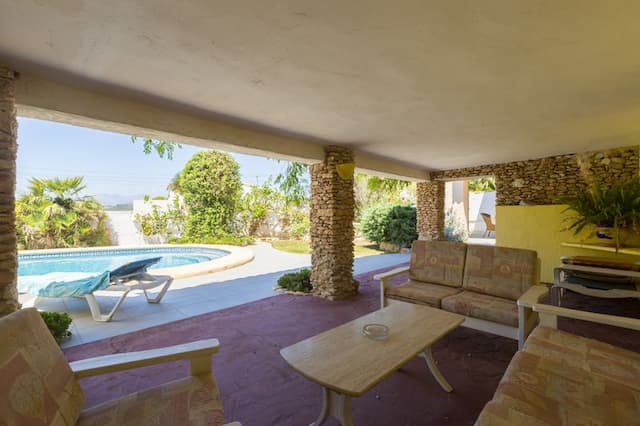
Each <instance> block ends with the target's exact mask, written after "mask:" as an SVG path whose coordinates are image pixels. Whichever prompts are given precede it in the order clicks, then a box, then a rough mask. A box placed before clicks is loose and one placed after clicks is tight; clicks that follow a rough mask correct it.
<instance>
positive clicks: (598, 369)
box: [524, 327, 640, 404]
mask: <svg viewBox="0 0 640 426" xmlns="http://www.w3.org/2000/svg"><path fill="white" fill-rule="evenodd" d="M524 349H525V350H526V351H527V352H529V353H532V354H534V355H537V356H540V357H544V358H546V359H549V360H553V361H555V362H558V363H566V364H568V365H571V366H573V367H577V368H581V369H583V370H585V371H588V372H589V373H590V374H593V375H596V376H600V377H603V378H605V379H607V380H611V381H613V382H616V383H619V384H622V385H625V386H629V387H630V388H633V389H635V390H636V391H639V392H640V353H637V352H632V351H629V350H626V349H623V348H620V347H618V346H613V345H610V344H608V343H604V342H601V341H599V340H594V339H588V338H586V337H581V336H577V335H575V334H571V333H567V332H564V331H561V330H556V329H552V328H549V327H537V328H536V329H535V331H534V332H533V333H532V334H531V336H529V338H528V339H527V341H526V343H525V345H524ZM639 404H640V401H639Z"/></svg>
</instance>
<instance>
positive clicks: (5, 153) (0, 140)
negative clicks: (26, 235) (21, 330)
mask: <svg viewBox="0 0 640 426" xmlns="http://www.w3.org/2000/svg"><path fill="white" fill-rule="evenodd" d="M14 78H15V74H14V72H13V71H11V70H10V69H8V68H5V67H3V66H1V65H0V317H2V316H4V315H7V314H10V313H11V312H13V311H16V310H18V309H20V303H18V291H17V288H16V276H17V269H18V261H17V257H16V233H15V188H16V135H17V128H18V123H17V122H16V109H15V85H14Z"/></svg>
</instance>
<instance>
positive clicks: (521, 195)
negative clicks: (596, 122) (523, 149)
mask: <svg viewBox="0 0 640 426" xmlns="http://www.w3.org/2000/svg"><path fill="white" fill-rule="evenodd" d="M639 149H640V147H638V146H630V147H623V148H616V149H610V150H605V151H592V152H585V153H580V154H568V155H558V156H554V157H547V158H541V159H537V160H529V161H515V162H511V163H501V164H489V165H485V166H477V167H468V168H463V169H452V170H445V171H440V172H431V179H432V182H422V183H419V184H418V187H417V199H418V202H417V204H418V232H419V234H420V237H421V238H428V239H432V238H441V236H442V235H443V233H444V189H442V190H440V189H438V188H439V187H436V186H437V183H436V182H443V181H447V180H461V179H468V178H477V177H487V176H494V177H495V179H496V205H498V206H509V205H518V204H521V203H524V204H553V203H555V202H557V199H558V198H559V197H562V196H572V195H575V194H577V193H579V192H580V191H585V190H587V189H588V188H589V187H590V185H591V184H592V183H594V182H598V183H600V184H601V185H603V186H605V187H607V186H610V185H612V184H613V183H615V182H618V181H622V180H627V179H631V178H633V177H636V176H638V175H639V173H640V155H639Z"/></svg>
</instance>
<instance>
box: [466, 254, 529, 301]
mask: <svg viewBox="0 0 640 426" xmlns="http://www.w3.org/2000/svg"><path fill="white" fill-rule="evenodd" d="M536 262H537V254H536V252H535V251H533V250H525V249H516V248H509V247H492V246H481V245H469V246H468V248H467V260H466V266H465V268H464V282H463V285H462V287H463V288H464V289H466V290H472V291H475V292H478V293H484V294H489V295H491V296H498V297H504V298H507V299H511V300H518V298H519V297H520V296H522V295H523V294H524V292H525V291H527V290H528V289H529V287H531V286H532V285H534V284H535V279H536V276H535V275H536Z"/></svg>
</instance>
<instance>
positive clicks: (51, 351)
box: [0, 308, 84, 426]
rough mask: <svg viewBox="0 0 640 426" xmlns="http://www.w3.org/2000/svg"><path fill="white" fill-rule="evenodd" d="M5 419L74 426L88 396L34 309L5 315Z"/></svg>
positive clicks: (1, 335)
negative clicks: (84, 393)
mask: <svg viewBox="0 0 640 426" xmlns="http://www.w3.org/2000/svg"><path fill="white" fill-rule="evenodd" d="M0 382H1V383H2V386H0V424H3V425H4V424H8V425H67V426H69V425H73V424H75V422H76V420H77V418H78V416H79V415H80V410H81V408H82V404H83V402H84V395H83V393H82V389H80V385H79V384H78V381H77V380H76V379H75V376H74V374H73V372H72V371H71V368H70V367H69V364H68V363H67V360H66V358H65V357H64V354H63V353H62V351H61V350H60V347H59V346H58V344H57V343H56V341H55V340H54V339H53V336H52V335H51V333H50V332H49V329H48V328H47V326H46V325H45V323H44V321H43V320H42V318H41V317H40V314H39V313H38V311H37V310H35V309H34V308H29V309H22V310H19V311H17V312H14V313H12V314H11V315H8V316H6V317H4V318H2V319H0Z"/></svg>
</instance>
